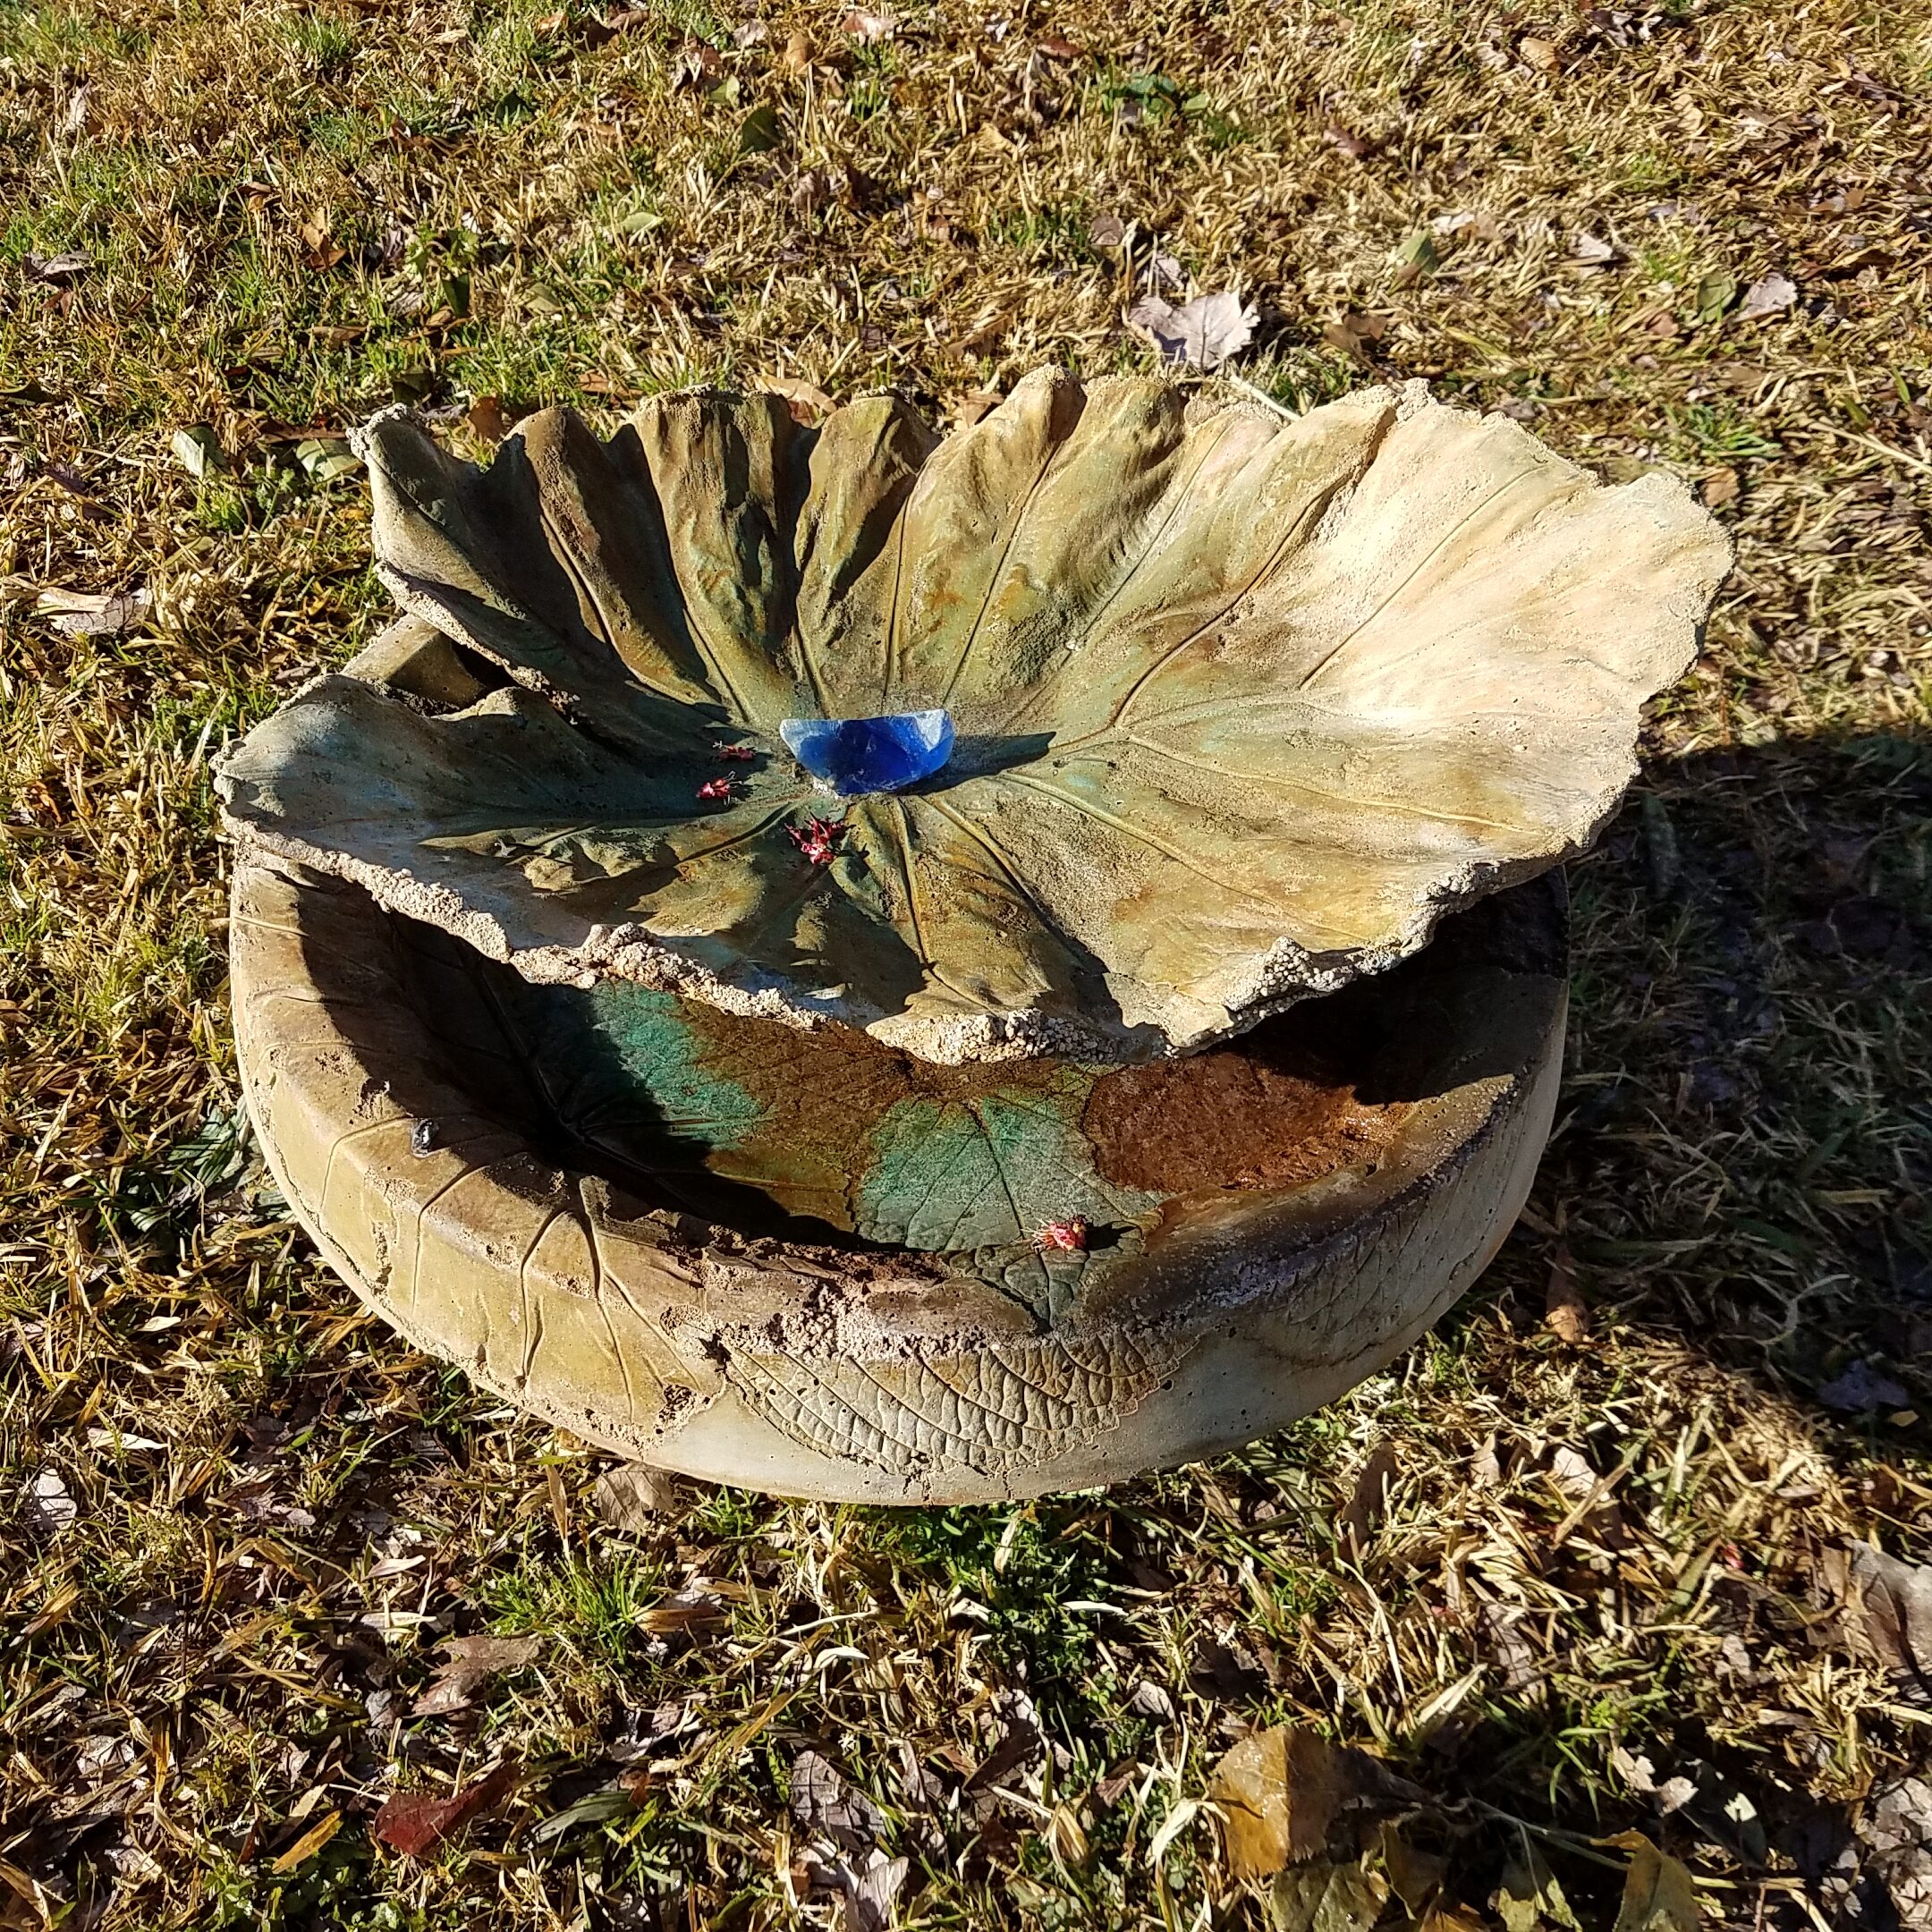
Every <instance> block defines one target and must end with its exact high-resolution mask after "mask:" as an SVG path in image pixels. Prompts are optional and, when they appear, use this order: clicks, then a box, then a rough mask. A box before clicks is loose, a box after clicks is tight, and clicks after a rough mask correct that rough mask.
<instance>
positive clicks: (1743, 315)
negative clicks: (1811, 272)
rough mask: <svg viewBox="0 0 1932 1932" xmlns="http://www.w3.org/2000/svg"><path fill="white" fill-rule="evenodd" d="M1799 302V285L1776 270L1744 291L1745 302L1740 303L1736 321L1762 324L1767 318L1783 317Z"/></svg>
mask: <svg viewBox="0 0 1932 1932" xmlns="http://www.w3.org/2000/svg"><path fill="white" fill-rule="evenodd" d="M1797 300H1798V284H1796V283H1795V282H1793V281H1792V279H1791V277H1790V276H1789V275H1781V274H1780V273H1779V272H1778V271H1777V270H1776V269H1775V268H1774V269H1773V270H1772V271H1771V273H1770V274H1769V275H1766V276H1765V277H1764V279H1763V280H1762V281H1760V282H1753V283H1752V284H1751V285H1750V287H1749V288H1748V289H1746V290H1745V291H1744V300H1743V301H1741V303H1739V305H1738V308H1737V313H1736V319H1737V320H1738V321H1740V322H1760V321H1762V320H1763V319H1764V318H1765V317H1767V316H1775V315H1781V314H1783V313H1784V310H1785V309H1789V308H1790V307H1791V306H1792V303H1793V302H1795V301H1797Z"/></svg>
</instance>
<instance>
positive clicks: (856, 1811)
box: [792, 1750, 885, 1852]
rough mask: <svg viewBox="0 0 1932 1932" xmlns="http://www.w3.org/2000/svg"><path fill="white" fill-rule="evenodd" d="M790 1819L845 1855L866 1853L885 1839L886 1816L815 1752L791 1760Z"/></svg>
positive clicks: (803, 1752)
mask: <svg viewBox="0 0 1932 1932" xmlns="http://www.w3.org/2000/svg"><path fill="white" fill-rule="evenodd" d="M792 1817H793V1818H796V1819H797V1820H798V1823H799V1825H800V1826H801V1829H803V1830H804V1831H806V1832H808V1833H809V1834H811V1835H813V1836H815V1837H820V1838H829V1839H830V1840H831V1841H832V1843H834V1844H835V1845H837V1846H839V1847H840V1848H841V1849H842V1850H843V1851H845V1852H869V1851H870V1850H871V1848H872V1847H873V1846H874V1845H875V1844H877V1843H878V1841H879V1840H880V1839H881V1838H882V1837H884V1836H885V1813H884V1812H883V1811H881V1810H880V1809H879V1808H878V1807H877V1805H876V1804H874V1803H873V1801H871V1799H869V1797H867V1796H866V1794H865V1793H864V1792H862V1791H860V1790H859V1789H858V1787H857V1786H856V1785H853V1784H848V1783H847V1782H846V1781H845V1779H844V1777H843V1775H842V1774H841V1773H840V1771H839V1769H838V1767H837V1766H835V1764H834V1763H833V1762H832V1761H831V1759H830V1758H826V1757H823V1756H821V1755H820V1754H819V1753H818V1751H815V1750H804V1751H801V1752H800V1753H799V1754H798V1756H797V1757H796V1758H793V1759H792Z"/></svg>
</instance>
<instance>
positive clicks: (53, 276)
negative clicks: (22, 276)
mask: <svg viewBox="0 0 1932 1932" xmlns="http://www.w3.org/2000/svg"><path fill="white" fill-rule="evenodd" d="M93 266H94V258H93V257H92V256H91V255H89V254H88V253H86V252H85V251H84V250H80V249H70V250H67V252H66V253H65V254H62V255H34V254H29V255H27V256H25V257H24V258H22V260H21V267H23V268H24V269H25V270H26V271H27V274H28V275H29V277H30V279H31V280H33V281H36V282H52V283H62V282H72V281H73V280H74V279H75V278H76V277H77V276H80V275H85V274H86V273H87V272H88V270H89V268H91V267H93Z"/></svg>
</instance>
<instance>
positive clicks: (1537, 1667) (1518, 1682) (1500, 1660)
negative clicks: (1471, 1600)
mask: <svg viewBox="0 0 1932 1932" xmlns="http://www.w3.org/2000/svg"><path fill="white" fill-rule="evenodd" d="M1526 1614H1527V1613H1525V1612H1524V1611H1523V1610H1522V1609H1521V1607H1519V1606H1513V1605H1509V1604H1499V1603H1486V1604H1484V1605H1483V1606H1482V1608H1481V1610H1480V1611H1479V1613H1478V1616H1479V1623H1481V1626H1482V1631H1483V1635H1484V1636H1485V1637H1486V1638H1487V1640H1488V1646H1489V1654H1490V1656H1491V1657H1494V1658H1495V1659H1496V1662H1497V1664H1499V1665H1501V1666H1502V1670H1503V1688H1504V1690H1505V1691H1510V1692H1511V1693H1513V1695H1515V1696H1517V1697H1520V1698H1521V1699H1524V1701H1525V1702H1528V1703H1532V1704H1540V1703H1541V1702H1542V1701H1543V1699H1545V1698H1546V1696H1547V1695H1548V1692H1549V1686H1548V1684H1547V1683H1546V1682H1545V1677H1544V1671H1543V1665H1542V1663H1541V1660H1540V1659H1539V1658H1538V1656H1537V1653H1536V1651H1535V1649H1534V1648H1532V1647H1531V1645H1530V1640H1529V1639H1528V1638H1527V1637H1526V1636H1524V1634H1523V1632H1522V1630H1521V1624H1522V1623H1523V1621H1524V1618H1525V1616H1526Z"/></svg>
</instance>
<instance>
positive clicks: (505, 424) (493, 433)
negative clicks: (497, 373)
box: [467, 395, 521, 443]
mask: <svg viewBox="0 0 1932 1932" xmlns="http://www.w3.org/2000/svg"><path fill="white" fill-rule="evenodd" d="M517 413H521V411H519V412H517ZM467 421H468V422H469V425H470V428H472V429H473V430H475V431H476V433H477V434H478V435H479V436H481V437H482V438H483V440H484V441H485V442H486V443H501V442H502V441H503V439H504V437H505V436H508V435H509V434H510V432H511V430H512V429H513V428H514V427H515V426H516V421H517V414H513V412H512V411H510V410H509V409H506V408H505V407H504V399H503V398H502V397H501V396H499V395H479V397H478V398H477V399H476V401H475V402H472V403H471V404H470V409H469V413H468V416H467Z"/></svg>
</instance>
